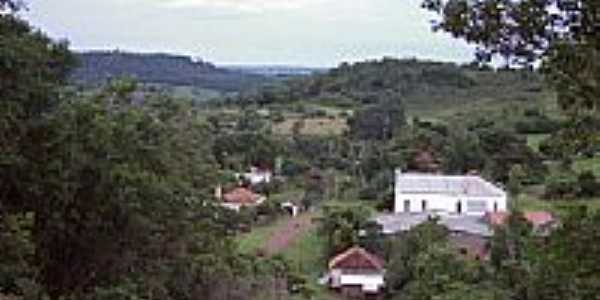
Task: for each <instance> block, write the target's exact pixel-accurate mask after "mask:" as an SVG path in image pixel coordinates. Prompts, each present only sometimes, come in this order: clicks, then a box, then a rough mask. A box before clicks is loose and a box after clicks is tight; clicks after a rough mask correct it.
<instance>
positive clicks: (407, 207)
mask: <svg viewBox="0 0 600 300" xmlns="http://www.w3.org/2000/svg"><path fill="white" fill-rule="evenodd" d="M404 212H410V200H404Z"/></svg>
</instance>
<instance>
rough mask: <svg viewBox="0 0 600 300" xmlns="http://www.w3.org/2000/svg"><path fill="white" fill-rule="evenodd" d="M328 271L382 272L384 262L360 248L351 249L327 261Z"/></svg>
mask: <svg viewBox="0 0 600 300" xmlns="http://www.w3.org/2000/svg"><path fill="white" fill-rule="evenodd" d="M329 269H330V270H331V269H362V270H365V269H367V270H368V269H376V270H378V271H383V269H384V262H383V260H382V259H381V258H379V257H377V256H376V255H374V254H371V253H369V252H368V251H367V250H365V249H363V248H361V247H352V248H349V249H348V250H346V251H344V252H342V253H340V254H338V255H336V256H335V257H334V258H332V259H331V260H330V261H329Z"/></svg>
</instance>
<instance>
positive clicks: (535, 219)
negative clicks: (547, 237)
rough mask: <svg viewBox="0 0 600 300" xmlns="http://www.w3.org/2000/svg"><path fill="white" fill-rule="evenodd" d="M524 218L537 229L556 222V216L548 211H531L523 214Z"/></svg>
mask: <svg viewBox="0 0 600 300" xmlns="http://www.w3.org/2000/svg"><path fill="white" fill-rule="evenodd" d="M523 217H525V220H527V221H528V222H529V223H531V225H533V226H535V227H537V226H543V225H546V224H548V223H550V222H552V221H554V216H552V214H551V213H549V212H547V211H529V212H526V213H523Z"/></svg>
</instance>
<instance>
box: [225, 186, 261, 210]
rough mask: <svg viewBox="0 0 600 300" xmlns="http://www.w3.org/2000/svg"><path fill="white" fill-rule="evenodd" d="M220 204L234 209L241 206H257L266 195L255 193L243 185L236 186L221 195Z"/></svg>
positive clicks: (238, 208)
mask: <svg viewBox="0 0 600 300" xmlns="http://www.w3.org/2000/svg"><path fill="white" fill-rule="evenodd" d="M222 198H223V199H222V200H223V201H222V202H221V206H223V207H225V208H229V209H232V210H235V211H240V209H241V208H242V207H253V206H258V205H260V204H261V203H263V202H264V201H265V200H266V197H264V196H262V195H259V194H256V193H254V192H252V191H251V190H249V189H247V188H245V187H237V188H235V189H233V190H232V191H230V192H228V193H226V194H224V195H223V197H222Z"/></svg>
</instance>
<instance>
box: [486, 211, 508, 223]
mask: <svg viewBox="0 0 600 300" xmlns="http://www.w3.org/2000/svg"><path fill="white" fill-rule="evenodd" d="M508 216H509V214H508V213H507V212H488V213H486V214H485V220H486V221H487V222H488V224H490V225H492V226H501V225H504V224H506V222H507V221H508Z"/></svg>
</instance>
